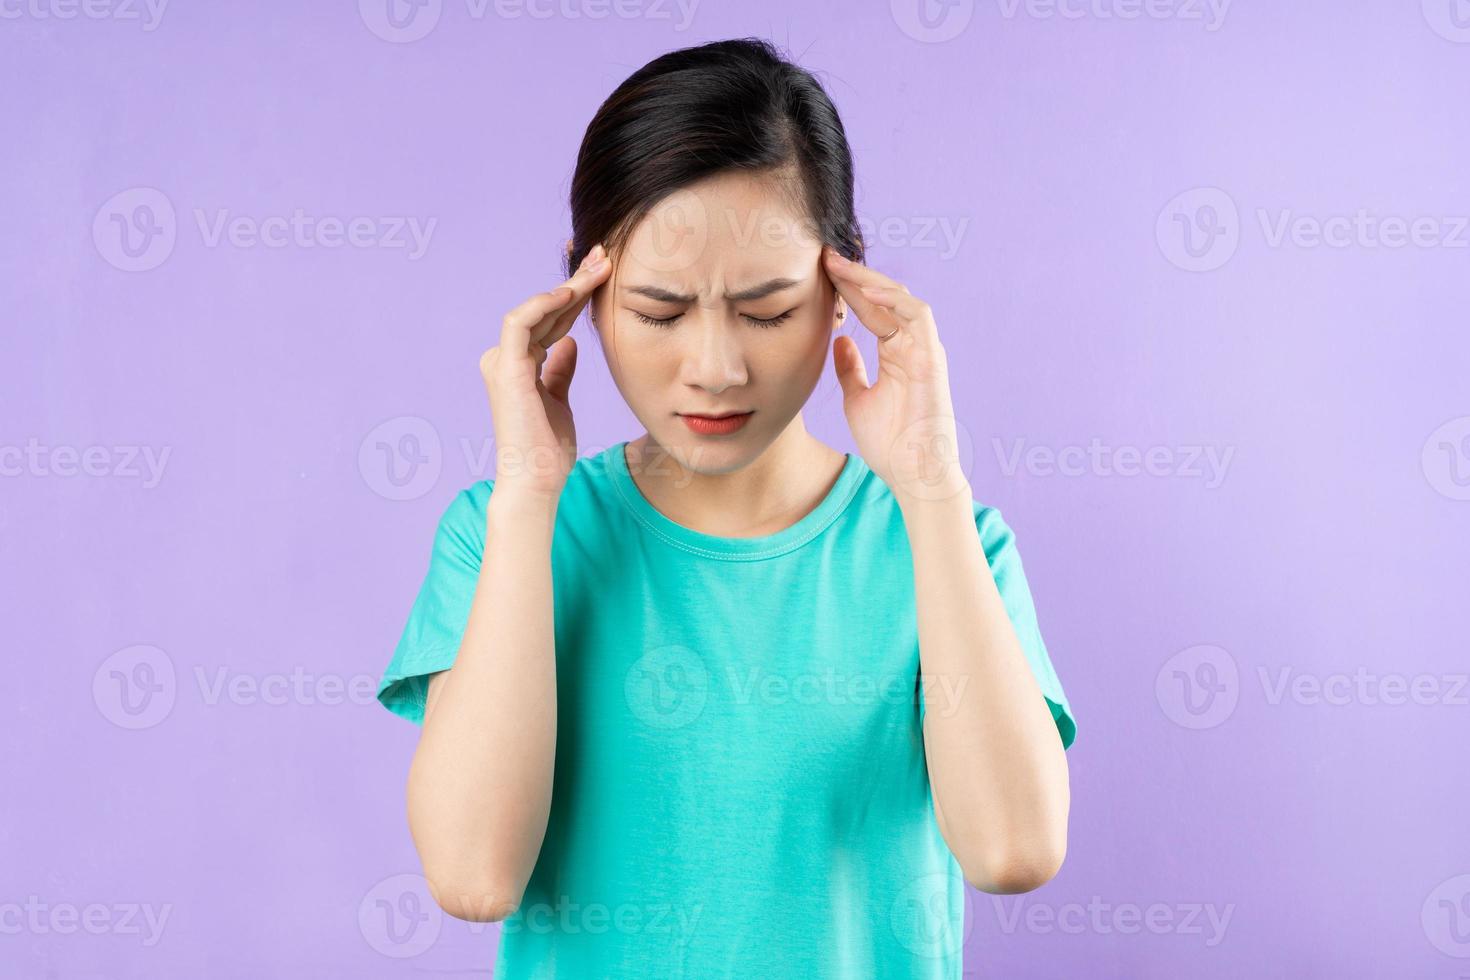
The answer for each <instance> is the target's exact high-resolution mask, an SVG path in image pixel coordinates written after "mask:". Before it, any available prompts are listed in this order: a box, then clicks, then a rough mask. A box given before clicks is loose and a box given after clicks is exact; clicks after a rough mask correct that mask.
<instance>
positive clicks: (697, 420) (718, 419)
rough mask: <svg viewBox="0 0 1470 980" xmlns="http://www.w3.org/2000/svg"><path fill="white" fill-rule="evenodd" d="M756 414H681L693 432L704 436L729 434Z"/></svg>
mask: <svg viewBox="0 0 1470 980" xmlns="http://www.w3.org/2000/svg"><path fill="white" fill-rule="evenodd" d="M753 414H755V413H754V411H753V410H752V411H750V412H731V413H729V414H727V415H680V416H679V418H681V419H683V420H684V424H685V425H687V426H688V427H689V429H690V430H691V431H692V432H695V433H697V434H699V435H702V436H723V435H729V434H730V433H732V432H734V431H736V430H737V429H739V428H741V427H742V426H744V425H745V421H746V419H748V418H750V417H751V415H753Z"/></svg>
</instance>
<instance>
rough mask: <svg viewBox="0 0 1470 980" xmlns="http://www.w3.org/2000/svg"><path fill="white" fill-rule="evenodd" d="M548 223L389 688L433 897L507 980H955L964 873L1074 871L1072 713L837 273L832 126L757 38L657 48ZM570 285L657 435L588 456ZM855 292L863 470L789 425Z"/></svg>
mask: <svg viewBox="0 0 1470 980" xmlns="http://www.w3.org/2000/svg"><path fill="white" fill-rule="evenodd" d="M571 210H572V225H573V238H572V240H571V242H570V243H569V244H568V251H567V269H568V271H569V272H571V275H570V277H569V278H568V279H567V280H566V282H565V283H564V284H563V285H562V286H560V287H558V288H557V289H554V290H551V291H549V292H545V293H538V294H536V295H534V296H531V297H530V298H529V299H527V300H526V301H525V302H523V303H521V304H520V305H519V306H517V307H516V308H515V309H513V310H511V311H510V312H509V313H507V314H506V315H505V317H504V320H503V322H502V326H501V333H500V341H499V343H498V344H497V345H496V346H494V347H492V348H491V349H490V350H489V351H487V352H486V354H485V356H484V357H483V358H482V360H481V370H482V373H483V375H484V378H485V382H486V387H487V390H488V393H489V399H490V407H491V413H492V417H493V421H494V428H495V442H496V446H497V470H496V477H495V479H493V480H483V481H480V482H478V483H476V484H474V485H473V486H471V487H469V488H468V489H466V490H464V491H462V492H461V493H460V494H459V495H458V496H457V497H456V498H455V499H454V500H453V502H452V503H451V504H450V505H449V507H448V509H447V511H446V512H445V514H444V516H443V518H442V520H441V523H440V525H439V529H438V533H437V537H436V540H435V544H434V550H433V556H432V559H431V563H430V567H429V571H428V576H427V578H426V580H425V581H424V584H423V587H422V590H421V592H420V594H419V596H418V598H417V601H416V602H415V604H414V606H413V609H412V611H411V613H410V617H409V620H408V624H407V627H406V628H405V630H404V633H403V636H402V639H401V641H400V642H399V645H398V648H397V650H396V651H395V653H394V655H393V658H392V662H391V663H390V664H389V666H388V669H387V671H386V673H385V675H384V677H383V680H382V684H381V687H380V690H379V698H380V699H381V701H382V703H383V704H384V705H386V706H387V707H388V708H389V709H391V710H392V711H394V712H396V713H398V714H400V715H402V716H404V717H407V718H409V719H411V720H413V721H415V722H419V723H421V724H422V726H423V728H422V732H421V734H420V737H419V744H418V748H417V751H416V754H415V756H414V761H413V765H412V769H411V773H410V776H409V782H408V811H409V812H408V816H409V823H410V828H411V831H412V834H413V839H414V843H415V845H416V847H417V849H418V852H419V855H420V858H421V860H422V863H423V868H424V875H425V877H426V879H427V881H428V883H429V888H430V891H431V892H432V893H433V895H434V897H435V900H436V901H437V902H438V903H439V904H440V905H441V906H442V907H443V908H444V909H445V910H446V911H448V912H449V913H451V914H452V915H455V916H458V917H460V918H463V919H469V920H474V921H487V920H502V919H503V920H504V923H503V925H502V938H501V947H500V954H499V959H498V961H497V972H496V975H497V976H500V977H533V976H535V977H540V976H553V975H554V976H561V977H573V978H583V977H639V978H643V977H688V978H706V977H723V976H740V977H761V978H772V977H802V978H804V980H812V978H825V977H834V978H836V977H840V978H851V977H875V976H876V977H885V978H907V977H958V976H959V975H960V964H961V944H962V942H963V939H964V935H965V932H966V923H965V921H964V882H965V881H966V880H968V881H969V882H970V883H971V884H973V885H974V886H975V887H976V888H979V889H983V890H985V891H988V892H995V893H1003V892H1017V891H1024V890H1028V889H1033V888H1036V887H1038V886H1039V885H1041V884H1042V883H1044V882H1045V881H1047V880H1048V879H1049V878H1050V877H1052V875H1054V874H1055V872H1056V870H1057V868H1058V867H1059V865H1060V863H1061V861H1062V857H1063V854H1064V851H1065V847H1066V827H1067V813H1068V808H1069V792H1068V785H1067V765H1066V759H1065V754H1064V749H1065V747H1066V746H1067V745H1068V744H1070V742H1071V740H1072V738H1073V735H1074V732H1075V725H1074V722H1073V718H1072V714H1071V709H1070V707H1069V705H1068V703H1067V699H1066V697H1065V695H1064V693H1063V691H1062V688H1061V685H1060V683H1059V681H1058V679H1057V675H1056V673H1055V671H1054V670H1053V669H1052V666H1051V663H1050V660H1049V658H1048V655H1047V651H1046V648H1045V646H1044V645H1043V643H1042V639H1041V635H1040V633H1039V632H1038V628H1037V622H1036V616H1035V612H1034V610H1033V607H1032V603H1031V597H1030V593H1029V590H1028V587H1027V584H1026V579H1025V576H1024V574H1023V572H1022V568H1021V562H1020V558H1019V557H1018V555H1017V552H1016V548H1015V544H1014V538H1013V535H1012V533H1011V531H1010V529H1009V528H1008V527H1007V526H1006V524H1005V523H1004V522H1003V521H1002V519H1001V516H1000V514H999V513H998V512H997V511H996V510H994V509H993V508H989V507H984V506H982V505H980V504H979V503H977V502H975V501H974V500H973V499H972V493H971V490H970V486H969V484H968V482H967V481H966V478H965V475H964V474H963V472H962V471H961V470H960V469H959V467H958V466H957V465H956V464H955V461H954V460H953V459H951V458H949V457H950V456H952V455H953V451H952V447H953V446H954V445H955V436H956V431H955V420H954V413H953V408H952V405H951V402H950V394H949V379H948V365H947V363H946V360H945V354H944V349H943V347H942V346H941V344H940V341H939V336H938V332H937V328H936V325H935V320H934V318H933V316H932V314H931V311H930V309H929V307H928V306H927V305H926V304H925V303H924V302H923V301H921V300H920V299H919V298H917V297H915V296H913V295H911V294H910V293H909V292H908V290H907V289H905V288H904V287H903V286H901V285H899V284H897V283H895V282H894V281H893V280H891V279H889V278H888V277H887V276H885V275H883V274H882V273H880V272H877V271H875V270H872V269H869V268H867V267H866V266H864V265H863V264H862V258H863V247H862V243H861V241H860V240H859V237H858V234H857V230H856V222H855V220H854V216H853V178H852V162H851V157H850V154H849V150H848V145H847V140H846V136H845V134H844V132H843V128H842V123H841V121H840V120H839V118H838V115H837V112H836V110H835V109H834V108H833V106H832V103H831V101H830V100H829V99H828V97H827V95H826V94H825V93H824V92H823V90H822V88H821V86H820V85H819V84H818V83H817V81H816V80H815V79H814V78H812V76H810V75H809V74H807V73H806V72H805V71H803V70H801V69H799V68H797V67H795V66H793V65H792V64H790V63H789V62H787V61H785V60H783V59H782V58H781V57H780V56H779V55H778V54H777V53H776V52H775V51H774V50H773V49H772V48H771V47H770V46H769V45H766V44H764V43H761V42H757V41H750V40H739V41H722V42H718V43H713V44H708V45H704V46H701V47H695V48H690V49H686V50H681V51H675V52H672V53H670V54H666V55H664V56H662V57H660V58H657V59H656V60H654V61H653V62H651V63H649V64H648V65H646V66H644V67H643V68H642V69H640V70H639V71H637V72H636V73H634V74H633V75H632V76H631V77H630V78H628V79H627V80H626V81H625V82H624V83H623V84H622V85H621V86H619V87H618V89H617V91H615V92H614V93H613V94H612V96H611V97H610V98H608V100H607V101H606V102H605V103H603V105H602V106H601V108H600V109H599V110H598V112H597V115H596V117H595V118H594V119H593V120H592V122H591V124H590V125H589V126H588V129H587V133H586V136H585V138H584V140H583V143H582V147H581V151H580V153H579V155H578V159H577V167H576V173H575V176H574V178H573V183H572V192H571ZM571 270H575V271H571ZM584 307H589V312H590V315H591V319H592V324H593V326H594V328H595V331H596V333H597V336H598V338H599V341H600V345H601V346H602V347H603V350H604V353H605V356H606V357H607V362H608V366H609V369H610V371H611V374H612V377H613V378H614V380H615V382H616V384H617V386H618V390H619V391H620V392H621V394H622V396H623V397H624V398H625V399H626V400H627V402H628V405H629V406H630V407H631V409H632V411H633V413H634V414H635V415H636V416H637V418H638V420H639V422H640V423H641V424H642V425H643V426H644V427H645V428H646V430H647V431H646V432H645V433H644V434H643V435H642V436H640V437H639V438H637V439H635V440H632V441H631V442H625V443H619V444H618V445H616V446H613V447H612V448H611V449H608V450H605V451H603V452H600V453H597V454H595V455H591V456H587V457H583V458H578V456H577V448H576V439H575V435H574V431H573V425H572V414H571V409H570V405H569V401H568V392H569V386H570V384H571V380H572V375H573V371H574V369H575V367H576V360H577V347H576V343H575V341H574V340H573V338H572V337H571V336H570V334H569V333H568V331H569V330H570V329H571V327H572V324H573V322H574V321H575V320H576V318H577V317H578V315H579V314H580V312H581V310H582V309H583V308H584ZM849 309H850V310H851V311H852V312H853V313H855V314H856V317H857V319H858V320H860V321H861V322H862V324H863V326H864V327H865V328H866V329H868V330H870V331H872V332H873V334H874V335H875V336H876V337H877V339H878V344H877V349H878V366H877V375H878V380H877V382H876V383H873V384H871V385H870V383H869V380H868V374H867V370H866V368H865V366H864V363H863V359H862V356H861V355H860V354H859V352H858V345H857V343H856V342H855V341H854V340H853V339H852V338H851V337H849V336H839V337H837V339H836V341H835V343H833V344H832V357H833V361H834V364H835V368H836V373H837V376H838V379H839V381H840V383H841V387H842V396H843V401H844V409H845V413H846V417H847V420H848V422H849V424H850V426H851V429H852V433H853V437H854V441H855V443H856V446H857V449H858V453H857V454H845V453H840V452H838V451H836V450H834V449H831V448H829V447H828V446H826V445H824V444H822V443H821V442H819V441H818V440H817V439H816V438H814V437H813V436H812V435H810V434H809V433H808V432H807V431H806V429H805V427H804V425H803V423H802V415H801V409H802V406H803V404H804V403H805V402H806V400H807V398H808V397H809V396H810V394H811V393H812V390H813V388H814V387H815V386H816V384H817V381H818V379H819V377H820V376H821V374H822V371H823V368H824V365H825V360H826V356H827V355H826V352H827V345H828V341H829V338H830V337H831V336H832V334H833V330H834V327H836V326H837V325H838V324H839V323H840V322H841V321H842V320H843V318H844V317H845V316H846V315H847V312H848V310H849ZM548 351H549V353H548ZM945 449H950V452H949V453H948V454H946V453H945V452H944V450H945Z"/></svg>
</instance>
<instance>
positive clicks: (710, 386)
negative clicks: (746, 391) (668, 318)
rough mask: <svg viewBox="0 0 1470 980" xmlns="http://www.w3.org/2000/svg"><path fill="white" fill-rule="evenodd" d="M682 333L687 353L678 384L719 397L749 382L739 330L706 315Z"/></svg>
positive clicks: (724, 319) (736, 326)
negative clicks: (685, 341)
mask: <svg viewBox="0 0 1470 980" xmlns="http://www.w3.org/2000/svg"><path fill="white" fill-rule="evenodd" d="M689 326H690V327H691V329H689V330H686V331H685V332H684V337H686V338H688V343H689V345H690V346H689V349H688V350H686V351H684V356H683V362H682V367H681V380H682V381H683V382H684V383H685V384H688V385H693V386H695V387H699V388H703V389H705V390H706V391H708V392H711V393H712V394H716V395H717V394H719V393H720V392H722V391H724V390H725V389H726V388H732V387H739V386H740V385H743V384H745V383H746V382H747V381H748V380H749V372H748V371H747V370H746V365H745V351H744V350H743V349H742V347H741V337H740V326H739V324H735V323H730V322H728V321H727V320H726V318H725V317H723V316H722V315H720V314H718V313H714V312H712V311H711V312H708V313H707V315H705V316H703V317H700V318H699V322H698V323H697V324H694V323H691V324H690V325H689Z"/></svg>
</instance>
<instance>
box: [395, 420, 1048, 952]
mask: <svg viewBox="0 0 1470 980" xmlns="http://www.w3.org/2000/svg"><path fill="white" fill-rule="evenodd" d="M625 445H626V443H619V444H618V445H616V446H613V447H612V448H610V449H607V450H605V451H603V452H601V453H599V454H597V455H595V456H586V457H583V458H581V459H579V460H577V462H576V464H575V466H574V468H573V470H572V472H571V473H570V474H569V476H568V479H567V482H566V486H565V489H564V490H563V493H562V496H561V500H560V504H559V506H558V510H557V516H556V525H555V529H554V532H553V539H552V546H551V561H552V576H553V578H552V581H553V591H554V600H553V602H554V606H555V630H556V670H557V697H558V702H557V709H558V715H557V720H558V728H557V747H556V771H555V774H554V781H553V790H552V803H551V813H550V817H549V822H548V826H547V830H546V838H545V841H544V843H543V845H542V848H541V853H540V856H539V858H538V860H537V863H536V867H535V870H534V871H533V873H532V875H531V879H530V883H529V885H528V886H527V888H526V892H525V895H524V897H523V899H522V902H521V905H520V907H519V908H518V910H517V911H516V912H515V914H513V915H512V916H510V917H509V918H507V919H506V920H505V921H504V922H503V923H502V926H501V941H500V950H499V955H498V959H497V962H496V970H495V976H496V977H500V978H511V977H515V978H520V977H552V976H556V977H570V978H575V980H585V978H597V977H638V978H640V980H645V978H647V980H658V978H667V980H675V978H678V980H708V978H712V977H741V978H745V977H760V978H762V980H777V978H784V977H792V978H800V980H825V978H833V980H849V978H852V977H883V978H886V980H901V978H946V980H949V978H958V977H959V976H960V974H961V958H962V950H961V945H962V943H963V940H964V937H965V932H966V928H967V924H966V923H965V921H964V888H965V887H966V885H965V883H964V880H963V878H962V876H961V874H960V869H959V865H958V863H957V862H956V861H955V859H954V857H953V856H952V855H951V854H950V852H949V849H948V847H947V846H946V845H945V843H944V840H943V838H942V837H941V836H940V833H939V826H938V824H937V823H936V822H935V818H934V810H933V805H932V803H931V800H930V796H929V782H928V777H927V774H926V770H925V765H924V745H923V740H922V731H921V727H920V726H921V715H922V710H929V711H933V710H938V704H937V701H936V700H935V693H934V692H930V693H929V695H928V698H929V703H928V704H923V703H922V702H923V700H924V699H923V698H920V697H919V696H918V689H917V682H918V669H919V646H918V625H917V620H916V614H915V608H914V582H913V562H912V554H911V552H910V550H909V544H908V538H907V535H906V534H905V531H904V524H903V517H902V515H901V513H900V511H899V509H898V505H897V501H896V500H895V498H894V496H893V494H892V492H891V491H890V490H889V488H888V487H887V486H886V485H885V484H884V483H883V481H882V480H881V479H879V478H878V476H877V475H876V474H874V473H873V471H872V470H871V469H870V468H869V467H868V466H867V464H866V463H865V462H864V461H863V460H862V458H861V457H860V456H858V455H857V454H848V457H847V462H846V464H845V466H844V467H843V469H842V471H841V475H840V476H839V477H838V479H837V481H836V483H835V484H834V485H833V487H832V488H831V490H830V492H829V493H828V494H827V496H826V497H825V499H823V500H822V502H821V503H820V504H819V505H818V506H817V507H816V508H815V509H814V510H812V511H811V512H810V513H808V514H807V515H806V516H804V517H802V518H801V519H800V520H798V521H797V522H796V523H795V524H793V525H791V526H790V527H787V528H785V529H783V530H781V531H777V532H776V533H774V534H769V535H765V536H762V537H754V538H724V537H717V536H713V535H708V534H702V533H700V532H697V531H694V530H692V529H690V528H686V527H684V526H682V525H680V524H678V523H676V522H674V521H673V520H671V519H669V518H668V517H665V516H664V515H663V514H662V513H660V512H659V511H658V510H656V509H655V508H654V507H653V505H652V504H650V503H649V502H648V500H647V499H646V498H645V497H643V495H642V493H641V491H639V490H638V488H637V485H636V484H635V483H634V482H633V479H632V477H631V476H630V474H629V472H628V467H627V462H626V459H625V458H624V454H623V449H624V446H625ZM493 490H494V481H493V480H481V481H479V482H477V483H475V484H474V485H472V486H470V487H469V488H467V489H465V490H462V491H461V492H460V493H459V494H458V495H457V496H456V497H455V498H454V500H453V501H452V502H451V503H450V504H449V507H448V509H447V510H446V511H445V512H444V515H443V518H442V519H441V520H440V523H439V527H438V532H437V535H436V537H435V541H434V548H433V553H432V557H431V559H430V563H429V570H428V574H427V577H426V578H425V580H424V583H423V586H422V588H421V590H420V592H419V594H418V597H417V599H416V600H415V602H414V604H413V607H412V610H411V611H410V613H409V617H408V623H407V626H406V627H405V629H404V631H403V635H402V638H401V639H400V640H399V643H398V647H397V649H396V650H395V651H394V654H393V657H392V660H391V662H390V663H389V664H388V667H387V670H386V672H385V673H384V675H383V678H382V681H381V683H380V686H379V689H378V698H379V699H380V700H381V702H382V703H383V704H384V705H385V706H386V707H387V708H388V709H389V710H391V711H393V712H395V713H397V714H399V715H401V716H403V717H405V718H408V719H409V720H411V721H414V722H415V723H419V724H422V721H423V710H424V695H425V692H426V690H427V675H429V674H431V673H433V672H435V671H439V670H444V669H445V668H448V667H450V666H452V665H453V664H454V658H455V655H456V652H457V650H458V648H459V642H460V637H461V635H462V633H463V630H464V626H465V623H466V621H467V619H468V617H469V610H470V604H471V600H472V599H473V597H474V590H475V583H476V580H477V576H478V574H479V567H480V558H481V555H482V554H483V551H484V541H485V516H486V505H487V503H488V501H489V498H490V495H491V493H492V492H493ZM974 506H975V523H976V526H977V528H978V529H979V534H980V537H981V540H982V543H983V546H984V550H985V554H986V557H987V558H988V559H989V562H990V568H991V573H992V574H993V576H994V577H995V581H996V584H997V586H998V587H999V591H1000V594H1001V596H1002V597H1003V598H1004V601H1005V607H1006V610H1007V612H1008V613H1009V615H1010V618H1011V622H1012V624H1013V625H1014V627H1015V630H1016V633H1017V635H1018V636H1019V637H1020V641H1021V646H1022V648H1023V649H1024V650H1025V652H1026V657H1027V660H1028V662H1029V663H1030V666H1031V669H1032V671H1033V673H1034V675H1035V677H1036V680H1037V682H1038V684H1039V685H1040V687H1041V690H1042V692H1043V694H1044V695H1045V696H1046V699H1047V702H1048V705H1049V706H1050V708H1051V713H1052V716H1053V717H1054V718H1055V719H1056V723H1057V730H1058V733H1059V735H1060V737H1061V739H1062V743H1063V745H1064V746H1066V745H1070V744H1071V742H1072V739H1073V737H1074V735H1075V732H1076V725H1075V722H1074V720H1073V717H1072V710H1071V707H1070V705H1069V704H1068V701H1067V697H1066V695H1065V694H1064V693H1063V691H1062V686H1061V683H1060V681H1059V680H1058V679H1057V674H1056V671H1055V670H1054V669H1053V667H1052V664H1051V660H1050V657H1049V656H1048V653H1047V649H1046V646H1045V645H1044V644H1043V643H1042V639H1041V633H1040V631H1039V629H1038V626H1037V619H1036V611H1035V609H1034V608H1033V605H1032V600H1031V594H1030V590H1029V588H1028V587H1027V584H1026V577H1025V574H1024V573H1023V572H1022V570H1021V559H1020V556H1019V555H1018V554H1017V551H1016V546H1015V537H1014V535H1013V534H1012V532H1011V530H1010V528H1009V527H1007V526H1006V524H1005V522H1004V521H1003V520H1002V519H1001V515H1000V513H999V512H998V511H997V510H995V509H994V508H991V507H984V506H981V505H980V504H979V503H975V505H974ZM958 693H962V692H950V693H949V694H943V693H941V695H940V696H943V697H946V698H948V697H950V696H953V695H955V694H958Z"/></svg>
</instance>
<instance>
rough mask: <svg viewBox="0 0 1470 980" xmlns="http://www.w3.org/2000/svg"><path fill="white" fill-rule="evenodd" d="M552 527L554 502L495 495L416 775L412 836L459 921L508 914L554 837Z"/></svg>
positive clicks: (411, 792)
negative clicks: (471, 592) (549, 829)
mask: <svg viewBox="0 0 1470 980" xmlns="http://www.w3.org/2000/svg"><path fill="white" fill-rule="evenodd" d="M554 523H555V505H554V504H548V503H546V502H544V501H542V500H541V499H539V498H535V497H523V496H520V495H513V494H510V493H504V494H502V493H500V492H498V491H497V492H495V493H492V494H491V498H490V504H489V507H488V513H487V516H486V535H485V550H484V555H483V557H482V559H481V566H480V575H479V580H478V582H477V584H476V586H475V596H474V600H473V602H472V605H471V609H470V614H469V619H468V622H467V623H466V625H465V631H464V636H463V639H462V640H461V643H460V648H459V652H458V655H457V656H456V658H455V662H454V667H453V669H451V670H449V671H447V672H446V673H445V674H444V675H443V683H442V685H441V686H440V687H439V689H438V692H437V696H436V697H434V698H433V699H431V701H430V704H429V705H428V710H427V711H426V713H425V717H424V726H423V732H422V734H421V735H420V738H419V744H418V748H417V750H416V751H415V754H414V759H413V765H412V768H411V770H410V773H409V782H408V819H409V827H410V830H411V832H412V834H413V838H414V843H415V846H416V847H417V848H418V851H419V857H420V859H421V861H422V863H423V867H424V874H425V877H426V878H427V879H428V881H429V882H430V885H431V887H432V888H434V889H436V895H435V898H436V899H437V900H438V901H439V904H440V905H441V906H443V907H444V908H445V910H446V911H449V912H450V913H451V914H453V915H456V916H458V917H460V918H466V919H473V920H477V921H485V920H487V919H499V918H503V917H504V916H505V915H506V914H508V913H509V912H510V911H511V910H512V909H513V908H514V907H515V906H516V905H517V904H518V903H519V902H520V899H521V895H522V893H523V892H524V890H525V885H526V882H527V880H528V879H529V878H530V875H531V870H532V868H533V867H534V866H535V863H536V858H537V855H538V854H539V852H540V849H541V842H542V839H543V837H544V836H545V832H546V821H547V815H548V813H549V811H550V806H551V783H552V773H553V767H554V761H555V754H556V659H555V630H554V619H553V605H552V579H551V540H552V528H553V526H554Z"/></svg>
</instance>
